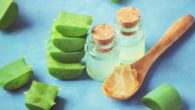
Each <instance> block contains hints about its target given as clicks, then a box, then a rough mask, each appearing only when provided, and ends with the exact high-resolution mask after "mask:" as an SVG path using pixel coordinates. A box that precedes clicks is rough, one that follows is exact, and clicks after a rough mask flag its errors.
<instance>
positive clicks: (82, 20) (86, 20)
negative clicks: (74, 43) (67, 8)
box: [54, 12, 93, 37]
mask: <svg viewBox="0 0 195 110" xmlns="http://www.w3.org/2000/svg"><path fill="white" fill-rule="evenodd" d="M92 20H93V17H92V16H86V15H80V14H75V13H68V12H61V13H60V14H59V16H58V18H57V19H56V21H55V23H54V24H55V28H56V30H57V31H58V32H60V33H61V34H62V35H64V36H69V37H82V36H84V35H86V34H87V32H88V30H89V28H90V25H91V23H92Z"/></svg>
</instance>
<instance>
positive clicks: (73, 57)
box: [48, 43, 85, 63]
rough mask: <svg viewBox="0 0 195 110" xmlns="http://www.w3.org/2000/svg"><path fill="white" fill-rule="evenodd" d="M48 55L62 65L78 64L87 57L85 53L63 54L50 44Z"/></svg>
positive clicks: (82, 51)
mask: <svg viewBox="0 0 195 110" xmlns="http://www.w3.org/2000/svg"><path fill="white" fill-rule="evenodd" d="M48 54H49V55H50V56H51V57H52V58H53V59H54V60H57V61H59V62H62V63H77V62H81V59H82V58H83V57H84V55H85V51H84V50H81V51H74V52H63V51H61V50H59V49H58V48H56V47H55V46H54V45H53V44H52V43H49V44H48Z"/></svg>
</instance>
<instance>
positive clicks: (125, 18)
mask: <svg viewBox="0 0 195 110" xmlns="http://www.w3.org/2000/svg"><path fill="white" fill-rule="evenodd" d="M116 20H117V22H118V23H119V24H120V25H121V26H122V27H125V28H131V27H133V26H135V25H137V23H138V22H139V20H140V12H139V10H138V9H136V8H133V7H124V8H121V9H120V10H119V11H118V12H117V15H116Z"/></svg>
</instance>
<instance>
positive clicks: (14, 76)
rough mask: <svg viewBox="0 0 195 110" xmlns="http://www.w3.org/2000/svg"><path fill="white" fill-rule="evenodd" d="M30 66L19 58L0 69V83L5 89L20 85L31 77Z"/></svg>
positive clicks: (15, 87) (16, 87)
mask: <svg viewBox="0 0 195 110" xmlns="http://www.w3.org/2000/svg"><path fill="white" fill-rule="evenodd" d="M32 73H33V71H32V68H31V67H30V66H29V65H28V64H27V63H26V62H25V59H24V58H19V59H18V60H15V61H13V62H12V63H10V64H7V65H5V66H4V67H3V68H1V69H0V85H1V86H3V88H4V89H6V90H14V89H18V88H20V87H22V86H23V85H25V84H26V83H27V82H28V81H30V79H31V77H32Z"/></svg>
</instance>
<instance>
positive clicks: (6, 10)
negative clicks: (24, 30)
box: [0, 0, 18, 29]
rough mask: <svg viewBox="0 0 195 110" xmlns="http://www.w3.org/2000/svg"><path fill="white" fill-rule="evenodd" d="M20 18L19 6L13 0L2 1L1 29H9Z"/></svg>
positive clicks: (0, 4) (0, 10) (0, 8)
mask: <svg viewBox="0 0 195 110" xmlns="http://www.w3.org/2000/svg"><path fill="white" fill-rule="evenodd" d="M17 16H18V6H17V4H16V3H15V2H14V1H13V0H0V29H6V28H8V27H9V26H10V25H11V24H13V22H14V21H15V20H16V18H17Z"/></svg>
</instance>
